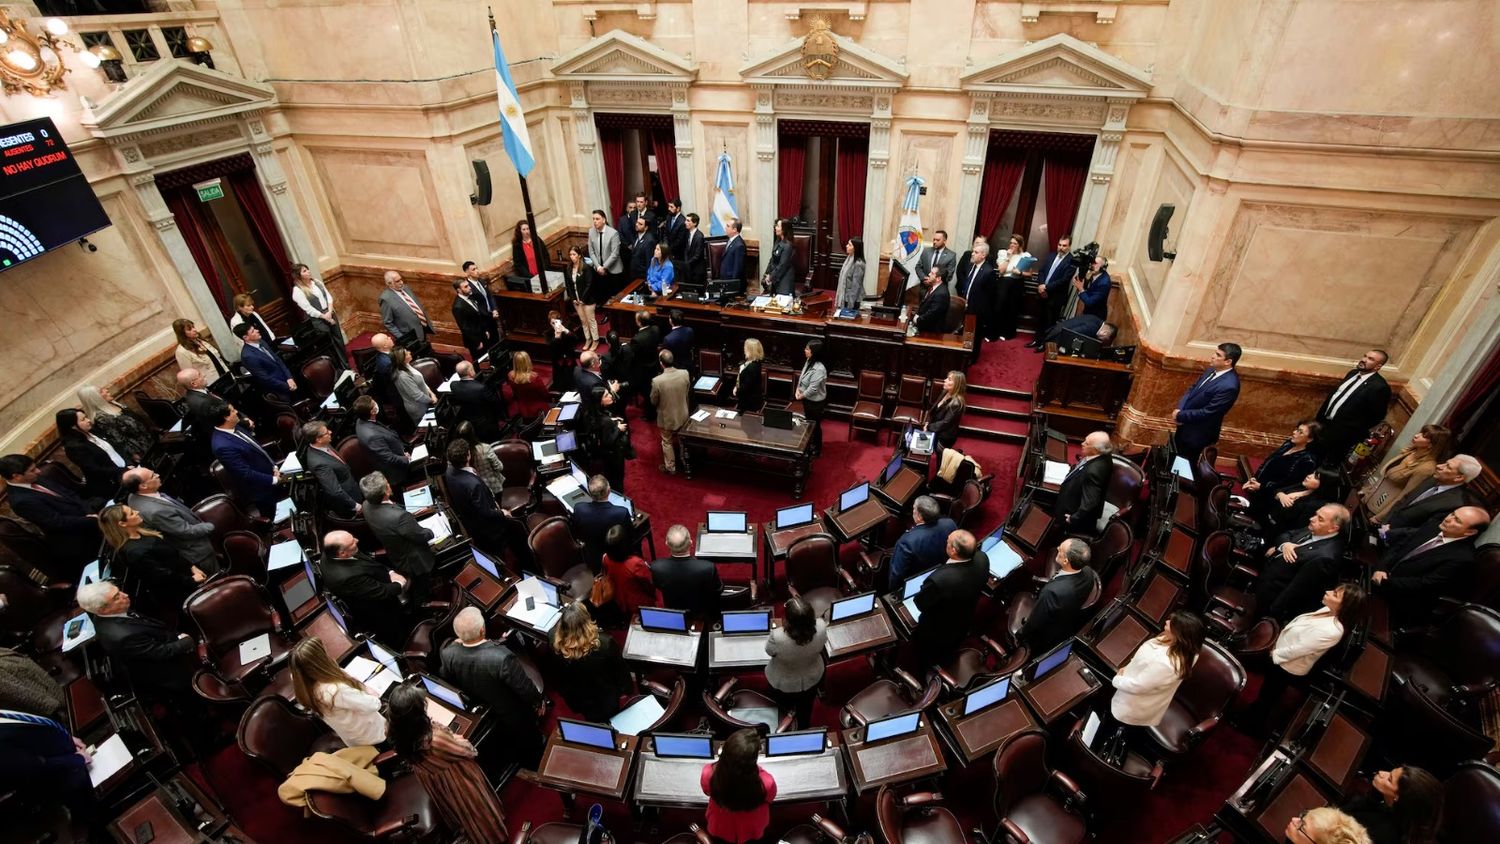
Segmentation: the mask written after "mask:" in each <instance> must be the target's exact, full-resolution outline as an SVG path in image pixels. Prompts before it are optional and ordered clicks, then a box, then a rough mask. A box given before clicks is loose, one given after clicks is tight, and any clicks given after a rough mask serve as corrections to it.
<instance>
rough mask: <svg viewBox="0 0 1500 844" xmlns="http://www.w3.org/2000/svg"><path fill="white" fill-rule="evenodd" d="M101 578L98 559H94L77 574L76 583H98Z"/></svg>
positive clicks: (81, 584) (80, 584)
mask: <svg viewBox="0 0 1500 844" xmlns="http://www.w3.org/2000/svg"><path fill="white" fill-rule="evenodd" d="M103 579H104V578H103V577H102V576H101V575H100V574H99V561H98V560H95V561H93V562H92V563H89V564H88V565H86V566H84V567H83V571H82V572H80V573H79V575H78V585H79V586H85V585H87V584H90V583H98V582H99V581H101V580H103Z"/></svg>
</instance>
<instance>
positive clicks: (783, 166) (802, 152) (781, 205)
mask: <svg viewBox="0 0 1500 844" xmlns="http://www.w3.org/2000/svg"><path fill="white" fill-rule="evenodd" d="M777 147H778V148H777V151H776V159H777V161H778V162H779V165H778V166H779V170H778V173H779V178H778V179H777V184H776V193H777V195H778V196H779V197H780V199H779V201H778V202H777V203H776V210H777V211H778V212H779V213H778V214H777V216H779V217H783V218H788V217H795V216H797V215H798V214H800V213H802V175H803V169H804V168H805V167H806V166H807V138H805V137H802V136H799V135H782V136H780V138H779V139H778V143H777Z"/></svg>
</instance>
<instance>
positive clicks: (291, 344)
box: [276, 337, 297, 349]
mask: <svg viewBox="0 0 1500 844" xmlns="http://www.w3.org/2000/svg"><path fill="white" fill-rule="evenodd" d="M276 342H278V343H280V344H281V345H283V346H286V347H287V348H288V349H295V348H297V341H296V340H293V339H292V338H290V337H283V338H281V339H280V340H277V341H276Z"/></svg>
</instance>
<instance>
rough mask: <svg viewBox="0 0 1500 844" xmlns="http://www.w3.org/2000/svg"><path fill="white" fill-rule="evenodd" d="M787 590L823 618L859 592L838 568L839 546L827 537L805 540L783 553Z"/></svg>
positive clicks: (813, 537)
mask: <svg viewBox="0 0 1500 844" xmlns="http://www.w3.org/2000/svg"><path fill="white" fill-rule="evenodd" d="M786 587H787V591H788V592H789V593H791V595H792V596H793V597H801V598H802V600H804V601H806V602H807V603H808V605H809V606H811V607H812V610H813V612H814V613H816V614H818V615H822V614H823V613H824V612H826V611H827V610H828V608H829V607H830V606H832V605H833V602H834V601H837V600H838V599H839V598H841V597H843V596H845V595H848V594H850V593H853V592H856V591H858V589H859V587H858V586H856V585H855V583H854V578H853V577H850V576H849V573H848V572H846V571H844V570H843V568H841V567H840V566H839V545H838V542H837V541H835V540H834V538H833V537H831V536H829V535H828V534H826V533H815V534H812V535H811V536H804V537H802V538H801V539H799V540H797V541H796V542H793V543H792V545H791V547H790V548H788V549H787V551H786Z"/></svg>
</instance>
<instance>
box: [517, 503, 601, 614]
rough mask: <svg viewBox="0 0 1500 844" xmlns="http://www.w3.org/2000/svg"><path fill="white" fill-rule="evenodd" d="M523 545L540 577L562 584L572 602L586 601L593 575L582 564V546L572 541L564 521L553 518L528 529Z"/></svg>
mask: <svg viewBox="0 0 1500 844" xmlns="http://www.w3.org/2000/svg"><path fill="white" fill-rule="evenodd" d="M526 544H527V545H528V546H530V548H531V553H532V554H534V555H535V556H536V562H537V565H538V566H540V567H541V570H542V574H544V575H546V576H547V577H549V578H552V579H553V580H557V581H559V582H561V583H563V584H565V585H566V587H567V590H568V594H570V595H572V596H573V597H574V598H577V599H580V600H582V599H584V598H587V597H588V595H589V590H590V589H591V588H592V587H593V585H594V573H593V572H592V571H591V570H590V569H589V566H588V563H587V562H585V561H584V559H583V543H582V542H579V541H578V540H577V539H575V538H574V537H573V531H572V530H571V529H570V528H569V527H568V520H567V519H565V518H563V517H562V516H553V517H552V518H550V519H547V520H546V521H544V522H542V523H541V524H539V525H537V526H536V527H534V528H532V530H531V534H530V535H529V536H527V537H526Z"/></svg>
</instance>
